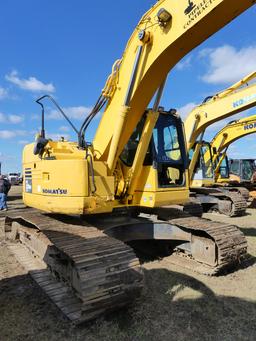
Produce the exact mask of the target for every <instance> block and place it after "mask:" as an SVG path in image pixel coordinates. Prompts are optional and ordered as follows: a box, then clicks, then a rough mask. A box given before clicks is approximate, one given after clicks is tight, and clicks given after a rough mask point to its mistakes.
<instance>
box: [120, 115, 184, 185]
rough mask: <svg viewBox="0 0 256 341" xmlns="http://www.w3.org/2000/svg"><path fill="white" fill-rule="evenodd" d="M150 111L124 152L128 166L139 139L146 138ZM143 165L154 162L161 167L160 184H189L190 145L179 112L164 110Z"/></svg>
mask: <svg viewBox="0 0 256 341" xmlns="http://www.w3.org/2000/svg"><path fill="white" fill-rule="evenodd" d="M146 115H147V112H146V113H145V115H144V116H143V118H142V119H141V121H140V122H139V124H138V125H137V127H136V128H135V130H134V132H133V134H132V135H131V137H130V139H129V141H128V143H127V144H126V146H125V147H124V150H123V152H122V154H121V156H120V159H121V161H122V162H123V163H124V164H125V165H126V166H128V167H131V166H132V164H133V161H134V158H135V154H136V151H137V147H138V144H139V141H140V140H141V139H142V138H143V127H144V124H145V119H146ZM143 166H144V167H147V166H151V167H153V169H154V170H156V171H157V182H158V188H168V187H180V186H185V184H186V176H185V172H186V168H187V157H186V147H185V140H184V133H183V124H182V121H181V119H180V118H179V117H178V116H177V115H176V113H173V112H172V111H171V112H165V111H161V112H160V114H159V118H158V120H157V122H156V125H155V127H154V129H153V133H152V138H151V141H150V145H149V148H148V150H147V153H146V156H145V160H144V162H143Z"/></svg>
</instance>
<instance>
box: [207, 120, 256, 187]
mask: <svg viewBox="0 0 256 341" xmlns="http://www.w3.org/2000/svg"><path fill="white" fill-rule="evenodd" d="M254 133H256V115H251V116H248V117H245V118H242V119H240V120H236V121H232V122H230V123H229V124H227V125H226V126H225V127H224V128H223V129H221V130H220V131H219V132H218V133H217V134H216V135H215V136H214V138H213V139H212V141H211V143H210V144H211V150H212V162H213V164H214V165H215V179H216V181H217V182H219V183H225V182H226V183H233V184H239V183H243V182H244V185H246V183H248V185H249V184H252V183H253V182H254V171H255V162H254V161H255V160H254V159H244V162H240V161H239V160H236V162H235V160H233V159H230V160H228V158H227V151H228V148H229V146H230V145H231V144H232V143H234V142H235V141H237V140H238V139H241V138H243V137H245V136H248V135H251V134H254ZM225 159H226V160H225ZM224 160H225V161H224ZM246 160H247V161H248V162H246ZM241 161H242V160H241ZM233 174H234V177H232V176H233ZM236 176H237V177H236Z"/></svg>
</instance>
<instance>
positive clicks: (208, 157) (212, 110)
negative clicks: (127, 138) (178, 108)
mask: <svg viewBox="0 0 256 341" xmlns="http://www.w3.org/2000/svg"><path fill="white" fill-rule="evenodd" d="M255 78H256V72H253V73H251V74H249V75H247V76H246V77H245V78H243V79H242V80H240V81H239V82H237V83H235V84H234V85H232V86H231V87H229V88H228V89H225V90H224V91H222V92H220V93H218V94H216V95H215V96H212V97H208V98H206V99H205V101H204V102H203V103H202V104H201V105H199V106H197V107H195V108H194V109H193V110H192V111H191V112H190V113H189V114H188V117H187V118H186V120H185V132H186V137H187V149H188V153H189V159H190V164H189V180H190V190H191V200H193V198H194V197H195V198H196V199H197V200H199V202H200V203H201V205H202V206H203V210H204V211H206V212H207V211H212V210H214V211H218V212H220V213H223V214H226V215H228V216H238V215H243V214H245V210H246V208H247V202H246V200H247V199H248V198H249V192H248V190H246V189H245V188H243V187H239V188H236V187H232V188H229V187H223V186H218V185H217V183H216V181H215V176H214V166H213V163H214V161H215V160H212V157H213V155H212V154H213V153H212V147H211V144H210V143H207V142H205V141H203V136H204V133H205V130H206V129H207V127H209V126H210V125H212V124H214V123H216V122H218V121H220V120H222V119H224V118H227V117H230V116H232V115H235V114H237V113H240V112H242V111H244V110H247V109H249V108H251V107H253V106H255V105H256V83H255ZM251 82H252V83H251Z"/></svg>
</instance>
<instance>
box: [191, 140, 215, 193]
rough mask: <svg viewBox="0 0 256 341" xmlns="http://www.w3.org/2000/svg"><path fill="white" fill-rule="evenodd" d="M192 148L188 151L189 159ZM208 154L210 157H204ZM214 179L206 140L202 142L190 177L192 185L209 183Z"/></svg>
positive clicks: (209, 147)
mask: <svg viewBox="0 0 256 341" xmlns="http://www.w3.org/2000/svg"><path fill="white" fill-rule="evenodd" d="M194 149H195V147H194V148H193V149H191V150H190V151H189V160H191V159H192V156H193V152H194ZM206 155H210V158H208V157H206ZM213 181H214V167H213V163H212V150H211V146H210V144H209V143H208V142H205V141H204V142H202V144H201V148H200V155H199V158H198V160H197V163H196V166H195V171H194V174H193V178H192V183H193V186H195V187H201V186H204V185H209V184H210V183H212V182H213Z"/></svg>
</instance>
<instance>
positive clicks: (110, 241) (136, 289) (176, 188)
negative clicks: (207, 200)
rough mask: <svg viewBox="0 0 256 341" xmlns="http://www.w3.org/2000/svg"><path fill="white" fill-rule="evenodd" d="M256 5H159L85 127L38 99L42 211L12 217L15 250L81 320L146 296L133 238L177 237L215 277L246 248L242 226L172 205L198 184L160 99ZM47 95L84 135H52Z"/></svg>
mask: <svg viewBox="0 0 256 341" xmlns="http://www.w3.org/2000/svg"><path fill="white" fill-rule="evenodd" d="M254 3H255V1H252V0H244V1H240V0H235V1H234V0H216V1H209V2H202V1H193V6H190V8H189V9H188V8H187V7H186V5H187V3H186V2H185V4H184V2H183V1H172V0H162V1H158V2H157V3H156V4H155V5H154V6H153V7H152V8H151V9H150V10H149V11H148V12H147V13H146V14H145V15H144V16H143V17H142V19H141V21H140V22H139V24H138V25H137V27H136V28H135V30H134V33H133V34H132V36H131V38H130V39H129V41H128V44H127V46H126V49H125V51H124V54H123V57H122V59H121V60H118V61H117V62H116V63H115V64H114V66H113V70H112V73H111V75H110V77H109V78H108V80H107V82H106V85H105V87H104V89H103V91H102V93H101V95H100V97H99V99H98V100H97V102H96V104H95V106H94V108H93V109H92V111H91V113H90V114H89V116H88V117H87V118H86V119H85V121H84V122H83V124H82V126H81V129H80V130H77V129H76V127H75V126H74V125H73V124H72V122H71V121H70V120H69V119H68V117H67V116H66V115H65V113H64V112H63V111H62V109H61V108H60V107H59V106H58V104H57V103H56V102H55V100H54V99H52V98H51V97H49V96H44V97H42V98H40V99H38V101H37V102H38V103H39V104H40V105H41V107H42V129H41V133H40V136H39V137H38V138H37V141H36V143H35V145H34V144H30V145H27V146H25V148H24V152H23V169H24V188H23V200H24V203H25V204H26V205H27V206H29V207H31V208H28V209H27V210H20V211H17V210H16V211H15V212H14V213H13V214H11V213H9V214H8V216H6V217H5V229H6V231H7V232H8V231H9V232H10V233H11V234H12V235H15V237H16V239H18V240H19V241H20V244H19V245H16V246H15V248H13V252H14V253H15V254H16V255H17V257H18V258H19V260H20V262H23V264H24V266H25V267H26V268H29V269H30V271H31V274H32V276H33V278H34V279H35V280H36V281H37V283H39V285H40V286H41V287H42V288H43V290H44V291H45V292H46V293H47V295H48V296H49V297H50V298H51V299H52V300H53V301H54V302H55V304H56V305H57V306H58V307H59V308H60V309H61V310H62V312H63V313H64V314H65V315H66V316H67V317H68V318H69V319H70V320H72V321H74V322H75V323H80V322H83V321H85V320H90V319H93V318H95V317H97V316H98V315H100V314H103V313H106V312H109V311H112V310H115V309H118V308H120V307H123V306H126V305H128V304H129V303H130V302H132V301H133V300H134V298H135V297H137V296H138V294H139V293H140V291H141V288H142V285H143V274H142V270H141V268H140V264H139V261H138V259H137V257H136V256H135V253H134V251H133V249H132V248H131V247H130V246H129V245H128V243H130V242H132V241H134V240H152V239H154V240H159V241H161V242H163V245H166V243H168V245H169V244H171V248H172V250H173V252H174V253H173V255H172V257H173V259H177V261H178V262H180V263H179V264H183V265H184V266H188V267H190V268H192V269H193V270H195V271H199V272H202V273H207V274H215V273H218V272H220V271H221V270H223V269H224V268H226V267H230V266H232V265H233V264H234V263H235V264H236V263H237V262H238V261H239V259H240V257H241V256H243V255H244V254H245V253H246V249H247V243H246V240H245V237H244V236H243V234H242V232H241V231H239V229H238V228H237V227H235V226H233V225H227V224H221V223H217V222H210V221H208V220H205V219H200V218H196V217H195V218H193V217H188V216H186V215H184V214H183V215H182V216H180V215H178V214H180V211H179V213H177V215H176V211H175V210H171V209H170V208H169V207H168V208H166V209H164V208H163V207H162V206H164V205H170V204H182V203H185V202H186V201H187V200H188V198H189V186H188V168H187V167H188V163H187V153H186V143H185V139H184V134H183V124H182V121H181V119H180V118H179V117H178V116H177V115H176V113H175V111H173V110H170V111H164V110H161V109H160V107H159V104H160V99H161V94H162V92H163V88H164V83H165V79H166V77H167V74H168V72H169V71H170V70H171V69H172V67H173V66H174V65H175V64H176V63H177V62H178V61H179V60H180V59H181V58H182V57H184V56H185V55H186V54H187V53H188V52H189V51H191V50H192V49H193V48H194V47H196V46H197V45H198V44H200V43H201V42H203V41H204V40H206V39H207V38H208V37H209V36H211V35H212V34H214V33H215V32H216V31H218V30H219V29H220V28H221V27H223V26H224V25H226V24H227V23H229V22H230V21H231V20H232V19H233V18H235V17H236V16H238V15H239V14H240V13H242V12H243V11H245V10H246V9H247V8H249V7H251V6H252V5H253V4H254ZM154 94H155V99H154V101H153V108H152V109H147V106H148V105H149V103H150V101H151V99H152V98H153V96H154ZM46 97H48V99H51V100H52V101H53V103H54V104H55V105H56V106H57V108H58V109H59V110H60V112H61V113H62V115H63V116H64V117H65V118H66V119H67V120H68V122H69V123H70V124H71V126H72V128H73V129H74V131H75V132H76V133H77V139H78V141H77V142H67V141H51V140H49V139H47V135H46V133H45V128H44V104H43V100H44V99H45V98H46ZM99 111H102V112H103V116H102V118H101V120H100V123H99V126H98V129H97V132H96V135H95V138H94V140H93V142H92V144H89V143H88V142H87V141H86V129H87V127H88V125H89V124H90V122H91V120H92V119H93V118H94V117H95V115H96V114H97V113H98V112H99ZM40 210H41V211H44V212H45V213H43V212H40ZM145 212H146V213H145ZM71 215H72V216H71ZM74 215H84V218H83V219H82V218H78V217H75V216H74ZM9 232H8V233H9ZM20 248H21V249H22V251H21V249H20ZM20 255H21V257H19V256H20ZM26 257H28V259H29V260H28V261H26V259H27V258H26ZM33 262H36V264H35V265H34V267H33V264H34V263H33ZM31 264H32V265H31Z"/></svg>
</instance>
